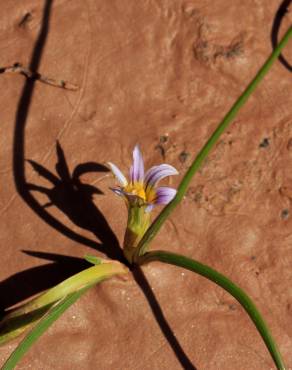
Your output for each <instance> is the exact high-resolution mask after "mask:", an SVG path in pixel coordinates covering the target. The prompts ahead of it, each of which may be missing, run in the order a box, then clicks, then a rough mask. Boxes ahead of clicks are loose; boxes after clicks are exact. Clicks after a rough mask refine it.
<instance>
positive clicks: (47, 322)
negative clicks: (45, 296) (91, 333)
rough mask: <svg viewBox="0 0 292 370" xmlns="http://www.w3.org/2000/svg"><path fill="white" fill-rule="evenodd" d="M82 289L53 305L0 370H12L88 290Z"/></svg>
mask: <svg viewBox="0 0 292 370" xmlns="http://www.w3.org/2000/svg"><path fill="white" fill-rule="evenodd" d="M90 287H91V286H89V287H86V288H83V289H81V290H80V291H78V292H75V293H72V294H70V295H69V296H68V297H65V298H63V299H62V300H61V301H59V302H57V303H55V305H53V306H52V307H51V309H50V310H49V311H48V313H47V314H46V315H44V316H43V318H42V319H41V320H40V321H39V322H38V323H37V324H36V325H35V327H34V328H33V329H32V330H31V331H30V332H29V333H28V334H27V336H26V337H25V338H24V339H23V340H22V341H21V343H20V344H19V345H18V347H17V348H16V349H15V350H14V351H13V352H12V354H11V355H10V357H9V358H8V360H7V361H6V362H5V364H4V365H3V367H2V370H12V369H14V367H15V366H16V365H17V363H18V362H19V361H20V360H21V358H22V357H23V356H24V355H25V353H26V352H27V351H28V350H29V349H30V348H31V346H32V345H33V344H34V343H35V342H36V341H37V340H38V338H39V337H40V336H41V335H42V334H43V333H44V332H45V331H46V330H47V329H48V328H49V327H50V326H51V325H52V324H53V323H54V322H55V321H56V320H57V319H58V318H59V317H60V316H61V315H62V313H63V312H64V311H66V310H67V308H69V307H70V306H71V305H72V304H73V303H75V302H76V301H77V299H79V298H80V297H81V296H82V295H83V294H84V293H85V292H86V291H87V290H88V289H89V288H90Z"/></svg>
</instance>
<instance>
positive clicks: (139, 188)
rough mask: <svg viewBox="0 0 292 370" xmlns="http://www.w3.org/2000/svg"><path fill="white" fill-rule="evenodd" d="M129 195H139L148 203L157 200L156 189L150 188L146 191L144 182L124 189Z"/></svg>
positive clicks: (129, 185) (132, 184)
mask: <svg viewBox="0 0 292 370" xmlns="http://www.w3.org/2000/svg"><path fill="white" fill-rule="evenodd" d="M123 190H124V191H126V192H127V193H130V194H133V195H137V196H138V197H140V198H141V199H143V200H144V201H145V202H147V203H152V202H153V201H154V200H155V198H156V192H155V190H154V188H152V187H148V188H147V191H145V184H143V182H134V183H130V184H128V185H127V186H125V187H124V189H123Z"/></svg>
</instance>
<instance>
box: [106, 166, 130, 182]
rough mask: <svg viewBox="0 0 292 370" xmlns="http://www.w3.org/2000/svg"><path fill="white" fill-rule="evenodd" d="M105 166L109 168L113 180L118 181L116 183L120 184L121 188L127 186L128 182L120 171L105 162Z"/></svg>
mask: <svg viewBox="0 0 292 370" xmlns="http://www.w3.org/2000/svg"><path fill="white" fill-rule="evenodd" d="M107 164H108V165H109V166H110V169H111V171H112V173H113V174H114V176H115V178H116V179H117V180H118V182H119V183H120V184H121V186H122V187H125V186H127V185H128V181H127V179H126V177H125V176H124V174H123V173H122V171H121V170H120V169H119V168H118V167H117V166H116V165H115V164H113V163H111V162H107Z"/></svg>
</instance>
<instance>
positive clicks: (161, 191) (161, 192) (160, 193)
mask: <svg viewBox="0 0 292 370" xmlns="http://www.w3.org/2000/svg"><path fill="white" fill-rule="evenodd" d="M175 195H176V190H175V189H173V188H168V187H167V186H161V187H160V188H158V189H156V198H155V200H154V204H168V203H169V202H171V201H172V200H173V198H174V197H175Z"/></svg>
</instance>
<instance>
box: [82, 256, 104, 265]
mask: <svg viewBox="0 0 292 370" xmlns="http://www.w3.org/2000/svg"><path fill="white" fill-rule="evenodd" d="M84 259H85V260H86V261H87V262H89V263H92V264H93V265H100V264H101V263H102V259H101V258H98V257H96V256H92V255H90V254H86V255H85V256H84Z"/></svg>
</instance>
